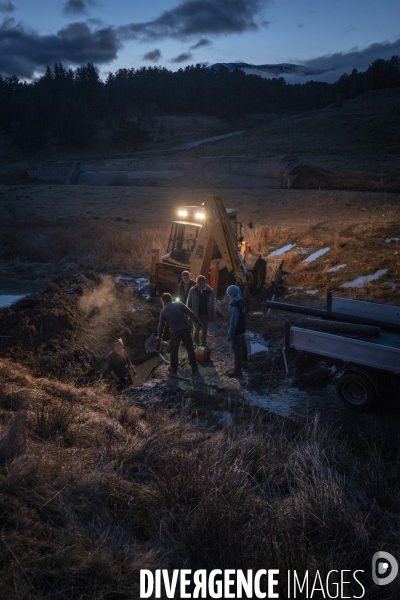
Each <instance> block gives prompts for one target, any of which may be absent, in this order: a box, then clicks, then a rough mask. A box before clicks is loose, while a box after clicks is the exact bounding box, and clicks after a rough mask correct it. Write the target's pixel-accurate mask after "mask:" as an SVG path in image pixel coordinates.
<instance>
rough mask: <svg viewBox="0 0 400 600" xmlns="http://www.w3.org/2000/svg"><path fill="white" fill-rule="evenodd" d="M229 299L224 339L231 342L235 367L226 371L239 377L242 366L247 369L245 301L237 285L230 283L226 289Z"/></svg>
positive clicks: (231, 375) (230, 375) (232, 375)
mask: <svg viewBox="0 0 400 600" xmlns="http://www.w3.org/2000/svg"><path fill="white" fill-rule="evenodd" d="M226 293H227V294H228V296H229V298H230V301H229V306H230V307H231V314H230V320H229V329H228V334H227V336H226V339H227V340H228V341H231V342H232V350H233V355H234V357H235V367H234V369H233V370H232V371H228V373H227V375H228V376H229V377H240V376H241V375H243V373H242V368H244V369H247V368H248V364H247V343H246V335H245V333H246V317H247V302H245V300H243V298H242V297H241V295H240V290H239V288H238V286H237V285H230V286H229V287H228V289H227V290H226Z"/></svg>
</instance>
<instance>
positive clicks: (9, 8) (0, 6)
mask: <svg viewBox="0 0 400 600" xmlns="http://www.w3.org/2000/svg"><path fill="white" fill-rule="evenodd" d="M14 10H15V6H14V4H13V3H12V2H10V0H8V2H0V12H9V13H12V12H14Z"/></svg>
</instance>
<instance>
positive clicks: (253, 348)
mask: <svg viewBox="0 0 400 600" xmlns="http://www.w3.org/2000/svg"><path fill="white" fill-rule="evenodd" d="M257 352H268V346H264V345H263V344H252V343H251V342H250V354H257Z"/></svg>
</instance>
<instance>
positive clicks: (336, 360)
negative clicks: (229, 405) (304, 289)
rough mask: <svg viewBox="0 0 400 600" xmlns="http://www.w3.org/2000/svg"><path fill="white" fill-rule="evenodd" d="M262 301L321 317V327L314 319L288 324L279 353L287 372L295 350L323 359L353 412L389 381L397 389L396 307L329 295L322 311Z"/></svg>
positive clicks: (399, 333) (399, 325)
mask: <svg viewBox="0 0 400 600" xmlns="http://www.w3.org/2000/svg"><path fill="white" fill-rule="evenodd" d="M266 304H267V306H268V307H269V308H274V309H277V308H278V309H280V310H286V311H290V312H297V313H302V314H308V315H310V314H311V315H312V316H319V317H322V319H323V320H322V321H319V323H320V325H318V321H316V320H315V319H313V320H310V323H307V322H305V323H304V322H303V323H302V324H301V326H300V327H298V326H296V325H292V324H291V323H290V322H289V321H287V322H286V329H285V347H284V352H283V354H284V360H285V367H286V370H287V372H289V368H290V365H291V364H292V363H293V360H294V358H295V356H296V355H297V354H298V353H299V352H308V353H312V354H314V355H318V356H323V357H325V358H326V359H328V362H329V363H330V364H331V365H333V366H335V367H336V370H335V372H334V374H333V378H332V382H333V384H334V385H335V388H336V393H337V395H338V396H339V398H340V399H341V400H343V401H344V402H345V403H346V404H348V405H349V406H351V407H352V408H354V409H357V410H367V409H368V408H370V407H371V406H373V405H374V404H375V402H376V401H377V399H378V398H379V397H380V396H381V395H382V392H383V390H384V389H385V388H387V387H388V384H389V385H390V387H391V389H392V390H393V389H395V388H394V386H396V387H398V388H399V389H400V307H397V306H388V305H384V304H377V303H373V302H363V301H358V300H348V299H347V298H335V297H333V296H332V295H331V294H330V293H328V298H327V310H326V311H321V310H319V309H309V308H308V307H301V306H297V305H290V304H283V303H279V302H268V301H267V302H266ZM316 312H317V315H316ZM311 321H312V322H311ZM330 324H331V325H330ZM350 324H351V325H350ZM329 329H331V330H333V331H334V333H332V332H330V331H329Z"/></svg>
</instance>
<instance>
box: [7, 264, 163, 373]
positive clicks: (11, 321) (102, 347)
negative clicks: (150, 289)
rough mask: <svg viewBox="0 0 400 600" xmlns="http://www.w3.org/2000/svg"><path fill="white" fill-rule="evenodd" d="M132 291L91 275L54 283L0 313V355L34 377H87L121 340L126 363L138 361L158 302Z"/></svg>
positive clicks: (153, 323) (98, 370)
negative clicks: (19, 364)
mask: <svg viewBox="0 0 400 600" xmlns="http://www.w3.org/2000/svg"><path fill="white" fill-rule="evenodd" d="M134 287H135V283H134V282H133V281H130V282H129V281H128V282H125V283H122V282H120V281H118V280H116V279H115V278H113V277H110V276H104V277H99V276H98V275H96V274H95V273H93V272H89V273H86V274H85V275H76V276H73V277H60V278H58V279H55V280H54V281H53V282H52V283H50V284H48V286H47V287H46V289H45V290H44V292H43V293H41V294H33V295H31V296H28V297H26V298H23V299H22V300H20V301H19V302H17V303H15V304H14V305H12V306H11V307H9V308H6V309H3V310H2V311H0V331H1V338H0V353H1V355H2V356H4V357H10V358H12V359H13V360H15V361H16V362H19V363H21V364H23V365H25V366H27V367H29V368H30V369H31V370H32V371H33V373H35V374H37V375H52V376H57V377H59V378H61V379H68V378H76V377H77V376H80V377H85V376H86V377H88V376H90V377H91V378H93V377H96V376H98V375H100V374H101V372H102V370H103V369H104V366H105V361H106V358H107V354H108V352H110V350H111V349H112V342H113V340H114V339H115V338H116V337H120V336H121V337H122V338H123V340H124V343H125V345H126V348H127V350H128V352H129V355H130V356H131V358H132V360H133V361H134V362H141V361H142V360H144V358H146V354H145V351H144V341H145V339H146V337H148V336H149V335H150V334H151V333H153V332H154V330H155V327H156V324H157V318H158V314H159V306H158V304H159V301H158V300H156V301H155V303H154V304H153V303H152V302H151V301H144V300H143V299H142V298H141V297H140V296H137V295H134V294H133V290H134Z"/></svg>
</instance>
